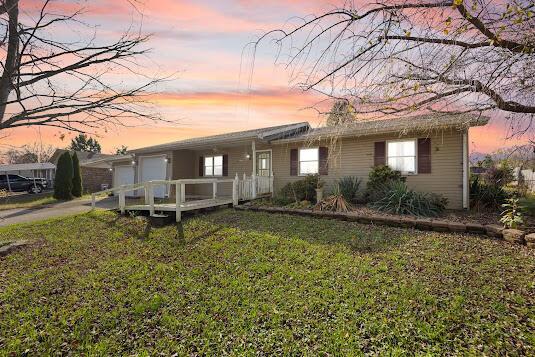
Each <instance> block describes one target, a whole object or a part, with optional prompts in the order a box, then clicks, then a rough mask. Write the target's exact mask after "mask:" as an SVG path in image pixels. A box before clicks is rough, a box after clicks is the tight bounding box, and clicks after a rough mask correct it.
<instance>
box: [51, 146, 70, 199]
mask: <svg viewBox="0 0 535 357" xmlns="http://www.w3.org/2000/svg"><path fill="white" fill-rule="evenodd" d="M72 177H73V168H72V158H71V153H70V152H68V151H67V152H64V153H63V154H62V155H61V156H60V157H59V159H58V165H57V167H56V177H55V179H54V198H55V199H58V200H70V199H72Z"/></svg>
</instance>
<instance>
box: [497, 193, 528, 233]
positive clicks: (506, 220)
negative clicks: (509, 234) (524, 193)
mask: <svg viewBox="0 0 535 357" xmlns="http://www.w3.org/2000/svg"><path fill="white" fill-rule="evenodd" d="M502 207H503V208H504V210H503V212H502V214H501V216H502V218H501V219H500V222H502V223H503V225H504V227H506V228H513V229H516V228H518V227H519V226H521V225H522V224H523V223H524V220H523V218H522V211H523V207H522V206H521V205H520V203H519V200H518V198H509V199H507V203H504V204H503V205H502Z"/></svg>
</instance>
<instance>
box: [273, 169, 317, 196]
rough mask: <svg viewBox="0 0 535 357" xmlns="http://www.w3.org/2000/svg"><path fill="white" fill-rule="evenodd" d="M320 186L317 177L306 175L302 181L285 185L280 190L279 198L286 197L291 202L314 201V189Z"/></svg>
mask: <svg viewBox="0 0 535 357" xmlns="http://www.w3.org/2000/svg"><path fill="white" fill-rule="evenodd" d="M321 185H322V182H321V181H320V178H319V175H308V176H305V178H304V179H302V180H298V181H294V182H289V183H287V184H286V185H285V186H284V187H283V188H282V189H281V190H280V193H279V196H282V197H286V198H288V199H290V200H291V201H292V202H301V201H305V200H306V201H314V200H315V198H316V188H318V187H321Z"/></svg>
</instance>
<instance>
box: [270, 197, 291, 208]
mask: <svg viewBox="0 0 535 357" xmlns="http://www.w3.org/2000/svg"><path fill="white" fill-rule="evenodd" d="M271 202H272V203H273V205H275V206H286V205H289V204H290V203H292V202H294V201H293V200H292V199H290V198H289V197H286V196H282V195H277V196H275V197H273V199H272V200H271Z"/></svg>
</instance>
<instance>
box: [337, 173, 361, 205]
mask: <svg viewBox="0 0 535 357" xmlns="http://www.w3.org/2000/svg"><path fill="white" fill-rule="evenodd" d="M337 186H338V188H339V189H340V193H341V194H342V196H344V198H345V199H346V201H347V202H351V203H355V202H356V201H357V195H358V192H359V187H360V180H359V179H358V178H357V177H354V176H345V177H342V178H341V179H340V180H338V182H337Z"/></svg>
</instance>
